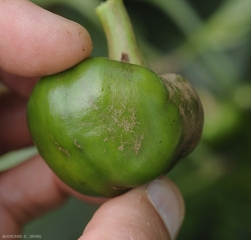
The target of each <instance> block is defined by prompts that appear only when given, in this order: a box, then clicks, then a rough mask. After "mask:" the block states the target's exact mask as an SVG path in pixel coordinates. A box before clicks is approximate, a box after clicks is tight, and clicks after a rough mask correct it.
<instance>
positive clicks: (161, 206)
mask: <svg viewBox="0 0 251 240" xmlns="http://www.w3.org/2000/svg"><path fill="white" fill-rule="evenodd" d="M146 191H147V194H148V197H149V199H150V201H151V203H152V204H153V206H154V207H155V209H156V210H157V212H158V213H159V215H160V217H161V218H162V220H163V222H164V224H165V226H166V227H167V229H168V232H169V234H170V237H171V239H175V237H176V235H177V233H178V231H179V229H180V226H181V224H182V222H183V219H184V211H185V207H184V201H183V198H182V196H181V194H180V192H179V190H178V189H177V187H176V186H175V185H174V184H173V183H172V182H171V181H170V180H168V179H166V178H160V179H156V180H154V181H153V182H151V183H150V184H149V185H148V186H147V190H146Z"/></svg>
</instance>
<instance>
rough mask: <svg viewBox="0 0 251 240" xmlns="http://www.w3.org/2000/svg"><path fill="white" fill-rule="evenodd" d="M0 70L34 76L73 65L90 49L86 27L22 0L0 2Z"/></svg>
mask: <svg viewBox="0 0 251 240" xmlns="http://www.w3.org/2000/svg"><path fill="white" fill-rule="evenodd" d="M0 51H1V55H0V69H2V70H4V71H7V72H10V73H13V74H16V75H21V76H27V77H36V76H43V75H48V74H53V73H56V72H60V71H62V70H65V69H67V68H70V67H72V66H74V65H76V64H77V63H78V62H80V61H81V60H83V59H85V58H87V57H88V56H89V55H90V54H91V52H92V41H91V37H90V35H89V33H88V32H87V30H86V29H85V28H84V27H82V26H81V25H79V24H78V23H75V22H73V21H70V20H68V19H65V18H63V17H60V16H58V15H56V14H53V13H51V12H49V11H47V10H44V9H42V8H40V7H38V6H37V5H35V4H33V3H31V2H29V1H26V0H19V1H17V0H8V1H0Z"/></svg>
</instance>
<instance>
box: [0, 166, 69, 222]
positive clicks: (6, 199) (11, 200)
mask: <svg viewBox="0 0 251 240" xmlns="http://www.w3.org/2000/svg"><path fill="white" fill-rule="evenodd" d="M36 165H37V163H36V162H34V163H33V164H32V166H30V167H29V169H26V170H25V171H23V174H25V173H27V174H28V172H29V171H30V170H31V171H32V169H34V168H36ZM39 165H40V164H39ZM12 170H14V171H15V169H12ZM8 173H9V172H8V171H6V172H4V173H2V174H1V175H0V183H1V188H0V203H1V204H0V206H4V208H5V209H6V213H7V215H9V216H10V217H11V218H12V219H16V222H17V225H18V226H22V225H23V224H25V223H26V222H28V221H30V220H32V219H34V217H38V216H41V215H42V214H43V213H44V212H46V211H48V210H50V209H52V208H54V207H56V206H58V205H61V204H62V203H63V202H64V201H65V200H66V198H67V196H68V194H66V193H65V192H63V191H62V190H61V189H60V187H59V185H58V184H57V181H55V180H53V179H54V178H55V176H54V174H53V173H52V172H51V173H50V174H49V176H48V174H47V179H46V181H42V185H40V186H39V188H37V189H36V190H35V191H32V192H31V191H29V189H30V188H33V189H34V187H33V186H34V185H35V186H36V184H37V183H38V182H39V178H40V177H42V176H40V175H41V174H40V173H39V172H38V174H37V175H38V176H36V178H35V179H33V182H27V186H26V187H24V186H23V183H19V182H17V181H18V180H17V181H15V180H13V179H9V178H10V177H9V174H8ZM14 175H15V174H14ZM18 177H19V176H17V178H18ZM11 180H12V181H11ZM40 183H41V182H40ZM51 183H53V184H51ZM49 184H50V186H49V188H50V189H51V190H52V189H53V196H51V197H50V200H49V202H50V204H47V205H45V204H44V202H41V198H40V197H39V194H41V193H38V192H40V189H41V191H43V189H46V188H48V187H47V186H48V185H49ZM19 185H21V186H23V187H20V188H18V187H19ZM4 189H8V192H9V194H5V193H4V192H3V191H4ZM55 198H58V199H61V200H60V201H58V202H57V203H55V202H54V199H55Z"/></svg>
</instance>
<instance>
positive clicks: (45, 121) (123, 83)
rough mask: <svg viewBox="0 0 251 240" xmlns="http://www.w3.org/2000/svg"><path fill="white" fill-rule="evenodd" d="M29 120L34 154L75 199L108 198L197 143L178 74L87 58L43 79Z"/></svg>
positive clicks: (198, 124)
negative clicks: (78, 194) (78, 196)
mask: <svg viewBox="0 0 251 240" xmlns="http://www.w3.org/2000/svg"><path fill="white" fill-rule="evenodd" d="M112 1H114V0H112ZM115 1H117V0H115ZM128 56H131V55H128ZM27 119H28V125H29V129H30V132H31V135H32V138H33V140H34V142H35V144H36V146H37V148H38V150H39V153H40V154H41V156H42V157H43V158H44V160H45V161H46V162H47V163H48V165H49V166H50V167H51V169H52V170H53V171H54V172H55V173H56V174H57V175H58V176H59V178H60V179H62V180H63V181H64V182H65V183H67V184H68V185H69V186H70V187H72V188H73V189H75V190H77V191H78V192H81V193H84V194H87V195H93V196H103V197H114V196H116V195H119V194H122V193H124V192H126V191H127V190H128V189H130V188H134V187H137V186H139V185H142V184H145V183H147V182H150V181H152V180H154V179H155V178H157V177H159V176H161V175H163V174H165V173H166V172H167V171H168V170H169V169H170V168H171V167H172V166H173V165H174V164H175V163H176V162H177V161H178V160H179V159H180V158H181V157H184V156H186V155H187V154H188V153H189V152H190V151H191V150H192V149H193V148H194V147H195V146H196V145H197V143H198V141H199V139H200V136H201V131H202V125H203V110H202V106H201V103H200V100H199V98H198V96H197V94H196V92H195V91H194V90H193V88H192V87H191V85H190V84H189V83H188V82H187V81H186V80H184V79H183V78H182V77H181V76H179V75H175V74H166V75H164V76H158V75H157V74H156V73H154V72H153V71H151V70H150V69H148V68H146V67H144V66H140V65H137V64H131V63H129V62H123V61H117V60H112V59H109V58H104V57H93V58H89V59H86V60H84V61H83V62H81V63H79V64H78V65H76V66H74V67H73V68H71V69H68V70H66V71H64V72H62V73H59V74H55V75H52V76H47V77H44V78H42V79H41V80H40V81H39V82H38V84H37V85H36V86H35V88H34V90H33V93H32V95H31V97H30V99H29V103H28V108H27Z"/></svg>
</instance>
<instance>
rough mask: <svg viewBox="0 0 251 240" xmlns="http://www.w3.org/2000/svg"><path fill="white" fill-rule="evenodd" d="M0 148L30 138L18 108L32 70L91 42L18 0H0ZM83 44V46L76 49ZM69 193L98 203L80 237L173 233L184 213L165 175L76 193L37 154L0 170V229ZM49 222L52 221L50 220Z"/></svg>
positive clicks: (10, 230)
mask: <svg viewBox="0 0 251 240" xmlns="http://www.w3.org/2000/svg"><path fill="white" fill-rule="evenodd" d="M0 32H1V37H0V51H1V55H0V69H1V70H0V80H1V81H2V82H3V83H4V84H5V85H6V86H8V88H9V89H10V90H11V91H8V92H4V93H3V94H2V95H0V126H1V135H0V154H3V153H6V152H8V151H11V150H14V149H18V148H22V147H25V146H29V145H31V144H32V141H31V138H30V135H29V132H28V128H27V125H26V118H25V108H26V103H27V100H28V97H29V94H30V93H31V90H32V88H33V86H34V85H35V83H36V81H37V80H38V79H39V76H43V75H48V74H52V73H55V72H60V71H63V70H65V69H67V68H69V67H71V66H73V65H75V64H77V63H78V62H80V61H81V60H83V59H85V58H86V57H88V56H89V54H90V53H91V51H92V43H91V39H90V36H89V34H88V33H87V31H86V30H85V29H84V28H83V27H82V26H80V25H79V24H77V23H74V22H71V21H69V20H66V19H64V18H62V17H59V16H57V15H54V14H52V13H50V12H48V11H46V10H43V9H41V8H39V7H38V6H36V5H34V4H32V3H31V2H29V1H25V0H19V1H16V0H9V1H4V0H0ZM83 50H84V51H83ZM70 195H73V196H75V197H78V198H80V199H82V200H84V201H87V202H91V203H98V204H101V203H102V205H101V207H100V208H99V209H98V210H97V212H96V213H95V214H94V216H93V218H92V219H91V221H90V222H89V224H88V225H87V227H86V229H85V230H84V233H83V235H82V236H81V237H80V240H83V239H85V240H89V239H95V240H97V239H102V240H103V239H104V240H105V239H111V238H113V239H174V238H175V236H176V234H177V232H178V229H179V227H180V225H181V223H182V220H183V216H184V204H183V200H182V197H181V195H180V193H179V190H178V189H177V188H176V186H175V185H174V184H173V183H172V182H170V181H169V180H168V179H166V178H161V179H158V180H155V181H153V182H152V183H150V184H148V185H146V186H142V187H139V188H135V189H133V190H131V191H129V192H127V193H125V194H123V195H121V196H119V197H116V198H113V199H110V200H107V199H99V198H93V197H88V196H83V195H81V194H78V193H76V192H75V191H73V190H71V189H70V188H69V187H67V186H66V185H65V184H64V183H62V182H61V181H60V180H59V179H58V178H57V177H56V176H55V174H54V173H53V172H52V171H51V170H50V169H49V168H48V166H47V165H46V164H45V162H44V161H43V160H42V159H41V157H40V156H35V157H33V158H32V159H29V160H28V161H26V162H25V163H23V164H21V165H19V166H18V167H16V168H13V169H11V170H9V171H6V172H3V173H1V174H0V236H2V235H3V234H4V235H7V234H20V233H21V231H22V226H23V225H24V224H25V223H27V222H28V221H30V220H32V219H34V218H36V217H39V216H40V215H42V214H44V213H45V212H48V211H51V210H52V209H54V208H56V207H58V206H60V205H61V204H63V203H64V201H65V200H66V199H67V198H68V197H69V196H70ZM55 224H56V223H55Z"/></svg>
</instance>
